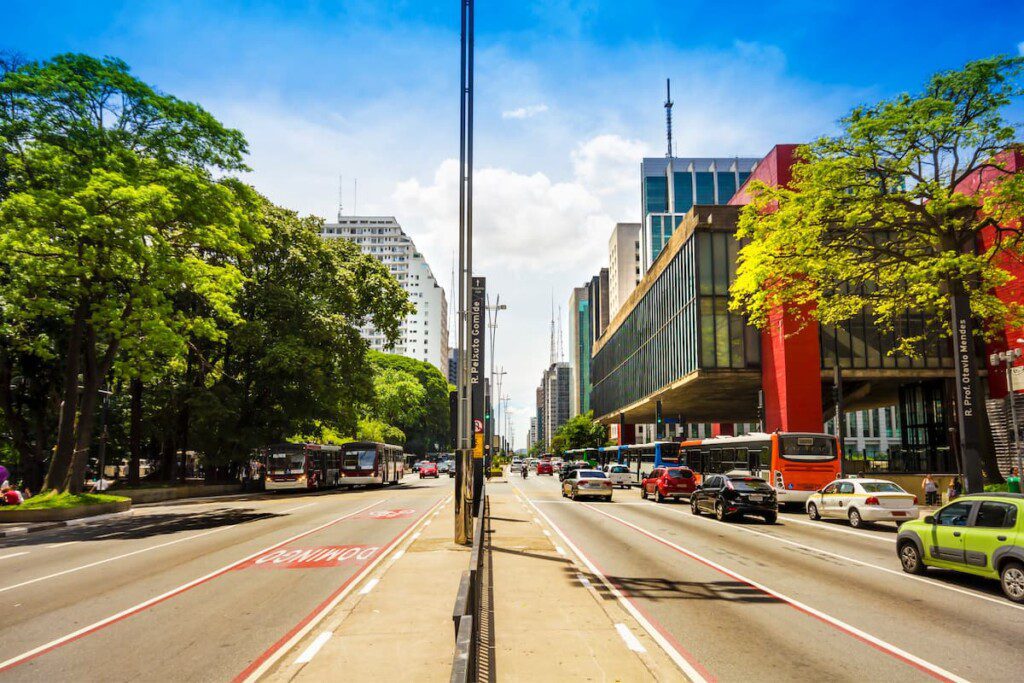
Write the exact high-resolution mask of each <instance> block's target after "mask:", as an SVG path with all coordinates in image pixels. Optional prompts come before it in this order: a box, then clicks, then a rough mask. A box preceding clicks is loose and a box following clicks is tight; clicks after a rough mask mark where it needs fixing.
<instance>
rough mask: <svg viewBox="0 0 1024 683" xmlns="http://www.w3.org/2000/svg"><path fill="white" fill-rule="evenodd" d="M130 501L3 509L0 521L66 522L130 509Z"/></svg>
mask: <svg viewBox="0 0 1024 683" xmlns="http://www.w3.org/2000/svg"><path fill="white" fill-rule="evenodd" d="M131 507H132V501H130V500H119V501H117V502H114V503H99V504H98V505H80V506H78V507H73V508H53V509H48V510H4V512H3V513H2V514H0V522H17V523H22V522H66V521H67V520H69V519H81V518H83V517H95V516H97V515H109V514H112V513H115V512H124V511H125V510H130V509H131Z"/></svg>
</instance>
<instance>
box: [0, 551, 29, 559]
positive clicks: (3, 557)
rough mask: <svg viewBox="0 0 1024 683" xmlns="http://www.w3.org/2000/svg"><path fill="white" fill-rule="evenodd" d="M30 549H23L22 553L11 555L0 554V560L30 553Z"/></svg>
mask: <svg viewBox="0 0 1024 683" xmlns="http://www.w3.org/2000/svg"><path fill="white" fill-rule="evenodd" d="M28 553H29V551H28V550H23V551H22V552H20V553H11V554H10V555H0V560H8V559H10V558H12V557H20V556H21V555H28Z"/></svg>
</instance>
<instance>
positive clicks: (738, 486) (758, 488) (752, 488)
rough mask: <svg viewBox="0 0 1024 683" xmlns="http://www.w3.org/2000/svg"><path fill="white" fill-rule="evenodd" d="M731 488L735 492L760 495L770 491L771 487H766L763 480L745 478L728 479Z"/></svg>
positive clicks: (766, 484) (766, 483)
mask: <svg viewBox="0 0 1024 683" xmlns="http://www.w3.org/2000/svg"><path fill="white" fill-rule="evenodd" d="M729 481H731V482H732V487H733V488H734V489H735V490H737V491H742V492H744V493H755V492H757V493H760V492H762V491H771V490H772V487H771V486H769V485H768V482H766V481H765V480H763V479H758V478H756V477H745V478H743V479H730V480H729Z"/></svg>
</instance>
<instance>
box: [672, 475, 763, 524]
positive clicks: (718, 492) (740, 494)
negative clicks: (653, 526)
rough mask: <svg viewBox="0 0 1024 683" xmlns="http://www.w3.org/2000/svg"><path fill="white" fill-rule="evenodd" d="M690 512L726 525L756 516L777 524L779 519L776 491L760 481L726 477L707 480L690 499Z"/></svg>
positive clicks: (750, 478)
mask: <svg viewBox="0 0 1024 683" xmlns="http://www.w3.org/2000/svg"><path fill="white" fill-rule="evenodd" d="M690 509H691V510H692V511H693V514H695V515H700V514H701V513H704V512H707V513H710V514H713V515H714V516H715V518H716V519H718V520H722V521H724V520H726V519H731V518H735V517H742V516H743V515H753V516H755V517H763V518H764V521H766V522H768V523H769V524H775V520H776V519H778V516H779V503H778V501H777V500H776V499H775V490H774V489H773V488H772V487H771V486H769V485H768V482H766V481H764V480H763V479H758V478H757V477H744V476H727V475H724V474H710V475H707V476H705V477H704V481H703V483H702V484H701V485H700V486H698V487H697V490H696V491H694V492H693V495H691V496H690Z"/></svg>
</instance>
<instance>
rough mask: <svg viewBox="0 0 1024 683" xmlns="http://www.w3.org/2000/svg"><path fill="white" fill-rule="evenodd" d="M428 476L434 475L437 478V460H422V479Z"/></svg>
mask: <svg viewBox="0 0 1024 683" xmlns="http://www.w3.org/2000/svg"><path fill="white" fill-rule="evenodd" d="M426 477H433V478H434V479H437V477H438V474H437V463H436V462H421V463H420V479H425V478H426Z"/></svg>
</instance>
